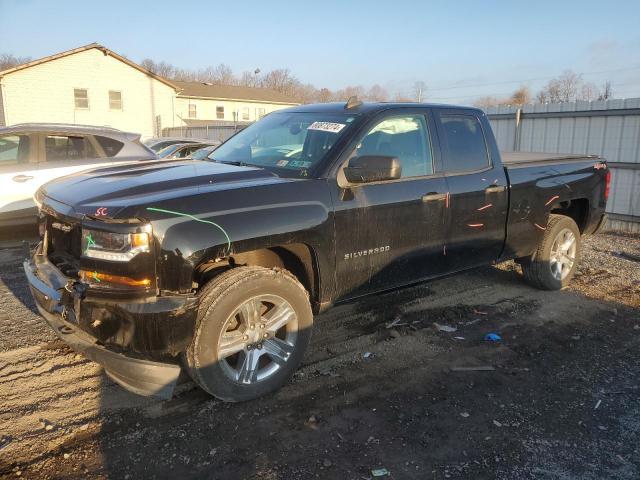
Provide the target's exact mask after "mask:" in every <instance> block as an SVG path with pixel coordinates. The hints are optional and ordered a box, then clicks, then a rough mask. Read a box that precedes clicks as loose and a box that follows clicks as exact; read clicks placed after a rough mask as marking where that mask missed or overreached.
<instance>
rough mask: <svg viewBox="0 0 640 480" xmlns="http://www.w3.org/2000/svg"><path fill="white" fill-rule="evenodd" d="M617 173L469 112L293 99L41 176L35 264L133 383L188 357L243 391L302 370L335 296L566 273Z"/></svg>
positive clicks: (186, 365) (212, 377) (66, 330)
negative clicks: (157, 150) (193, 137)
mask: <svg viewBox="0 0 640 480" xmlns="http://www.w3.org/2000/svg"><path fill="white" fill-rule="evenodd" d="M609 179H610V174H609V171H608V169H607V164H606V162H605V161H604V160H603V159H601V158H599V157H595V156H580V155H565V154H557V155H553V154H533V153H511V154H508V153H507V154H502V155H501V153H500V152H499V151H498V148H497V146H496V142H495V139H494V137H493V133H492V131H491V127H490V125H489V121H488V119H487V117H486V115H485V114H484V113H483V112H482V111H480V110H477V109H474V108H464V107H454V106H443V105H429V104H393V103H389V104H387V103H374V104H363V103H361V102H359V101H358V100H357V99H353V98H352V99H350V100H349V102H347V103H346V104H336V103H333V104H322V105H305V106H298V107H293V108H289V109H286V110H281V111H278V112H275V113H272V114H270V115H267V116H266V117H265V118H263V119H262V120H260V121H258V122H256V123H255V124H253V125H251V126H249V127H248V128H246V129H245V130H243V131H241V132H239V133H238V134H236V135H235V136H234V137H232V138H231V139H229V140H228V141H227V142H225V143H224V144H223V145H222V146H220V147H219V148H217V149H216V150H214V151H213V152H212V153H211V154H210V156H209V158H208V159H206V160H203V161H195V160H194V161H192V160H189V161H183V160H176V161H149V162H146V163H144V164H139V163H138V164H124V165H114V166H109V167H104V168H99V169H95V170H92V171H88V172H82V173H77V174H73V175H70V176H67V177H63V178H61V179H57V180H54V181H52V182H50V183H48V184H46V185H44V186H43V187H42V188H41V189H40V190H39V191H38V192H37V194H36V196H35V200H36V203H37V204H38V206H39V212H40V213H39V225H40V233H41V241H40V243H39V244H38V245H37V247H36V248H35V249H34V250H33V251H31V252H27V253H28V254H29V257H28V258H27V259H26V260H25V262H24V269H25V272H26V275H27V277H28V280H29V283H30V287H31V291H32V293H33V296H34V298H35V301H36V304H37V307H38V309H39V311H40V313H41V315H42V316H43V317H44V318H45V319H46V321H47V322H48V323H49V324H50V325H51V327H52V328H53V329H54V330H55V332H56V333H57V334H58V335H59V336H60V338H62V339H63V340H64V341H65V342H67V343H68V344H69V345H70V346H71V347H72V348H74V349H76V350H77V351H79V352H82V353H84V354H85V355H86V356H88V357H89V358H91V359H93V360H95V361H96V362H98V363H100V364H102V365H103V366H104V369H105V371H106V373H107V374H108V375H109V376H110V377H111V378H113V379H114V380H115V381H117V382H119V383H120V384H121V385H123V386H124V387H125V388H128V389H130V390H132V391H134V392H137V393H140V394H147V395H149V394H154V395H158V396H161V397H169V396H170V395H171V394H172V391H173V389H174V386H175V384H176V381H177V379H178V376H179V374H180V372H181V371H186V372H187V373H188V374H189V375H190V376H191V378H192V379H193V380H194V381H195V383H197V384H198V385H199V386H200V387H202V388H203V389H204V390H206V391H207V392H209V393H210V394H212V395H214V396H216V397H218V398H221V399H224V400H227V401H242V400H249V399H253V398H256V397H259V396H261V395H264V394H266V393H268V392H271V391H273V390H275V389H277V388H278V387H280V386H281V385H283V384H284V383H285V382H286V381H287V380H288V379H289V378H290V376H291V375H292V374H293V372H294V371H295V369H296V367H297V365H298V364H299V363H300V361H301V359H302V357H303V354H304V351H305V348H306V347H307V345H308V343H309V339H310V335H311V328H312V324H313V321H314V314H318V313H319V312H322V311H323V310H325V309H326V308H328V307H330V306H331V305H334V304H336V303H339V302H345V301H350V300H353V299H356V298H359V297H362V296H364V295H370V294H373V293H377V292H381V291H385V290H389V289H395V288H399V287H403V286H407V285H411V284H415V283H417V282H422V281H425V280H429V279H433V278H437V277H441V276H443V275H448V274H451V273H453V272H460V271H464V270H467V269H470V268H474V267H478V266H482V265H490V264H495V263H497V262H502V261H505V260H509V259H515V260H516V261H517V262H518V263H519V264H520V265H521V266H522V271H523V276H524V278H525V279H526V280H527V281H528V282H529V283H530V284H531V285H533V286H535V287H537V288H541V289H547V290H557V289H560V288H562V287H564V286H565V285H567V283H568V282H569V280H570V279H571V277H572V275H573V274H574V272H575V270H576V266H577V265H578V262H579V259H580V239H581V237H582V236H584V235H589V234H592V233H594V232H596V231H597V230H598V228H599V227H600V225H601V224H602V222H603V219H604V210H605V204H606V200H607V195H608V189H609Z"/></svg>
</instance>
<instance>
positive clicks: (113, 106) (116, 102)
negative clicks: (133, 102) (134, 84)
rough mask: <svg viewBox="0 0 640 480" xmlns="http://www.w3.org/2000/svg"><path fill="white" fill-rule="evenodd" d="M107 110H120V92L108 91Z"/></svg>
mask: <svg viewBox="0 0 640 480" xmlns="http://www.w3.org/2000/svg"><path fill="white" fill-rule="evenodd" d="M109 110H122V92H118V91H117V90H109Z"/></svg>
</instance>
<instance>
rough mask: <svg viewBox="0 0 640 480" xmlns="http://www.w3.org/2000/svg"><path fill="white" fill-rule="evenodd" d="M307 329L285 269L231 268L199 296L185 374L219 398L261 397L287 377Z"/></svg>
mask: <svg viewBox="0 0 640 480" xmlns="http://www.w3.org/2000/svg"><path fill="white" fill-rule="evenodd" d="M283 322H284V323H283ZM251 325H253V327H251ZM279 325H280V327H279ZM312 326H313V314H312V312H311V305H310V303H309V295H308V293H307V291H306V290H305V288H304V287H303V286H302V284H300V282H298V280H297V279H296V278H295V277H294V276H293V275H291V274H290V273H289V272H288V271H286V270H282V269H268V268H264V267H237V268H233V269H231V270H228V271H226V272H224V273H222V274H220V275H219V276H217V277H215V278H214V279H213V280H211V281H210V282H209V283H207V284H206V285H205V287H204V288H203V289H202V291H201V293H200V305H199V307H198V315H197V319H196V327H195V333H194V337H193V340H192V342H191V344H190V346H189V348H188V349H187V351H186V352H185V355H184V356H185V360H186V362H185V363H186V364H187V371H188V372H189V375H190V376H191V378H193V380H194V381H195V382H196V383H197V384H198V385H199V386H200V387H201V388H202V389H203V390H205V391H206V392H208V393H210V394H211V395H213V396H215V397H217V398H219V399H221V400H224V401H228V402H241V401H245V400H252V399H254V398H258V397H261V396H263V395H266V394H267V393H270V392H272V391H274V390H276V389H278V388H279V387H281V386H282V385H283V384H285V383H286V382H287V381H288V380H289V379H290V378H291V376H292V375H293V373H294V371H295V370H296V368H297V366H298V365H299V364H300V362H301V361H302V358H303V356H304V352H305V350H306V348H307V346H308V344H309V340H310V339H311V328H312ZM265 335H266V337H265Z"/></svg>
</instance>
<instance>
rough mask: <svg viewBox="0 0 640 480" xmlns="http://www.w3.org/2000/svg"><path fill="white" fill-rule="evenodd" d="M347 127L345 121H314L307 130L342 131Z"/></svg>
mask: <svg viewBox="0 0 640 480" xmlns="http://www.w3.org/2000/svg"><path fill="white" fill-rule="evenodd" d="M344 127H346V125H345V124H344V123H332V122H313V123H312V124H311V125H309V128H308V129H307V130H320V131H321V132H331V133H340V131H341V130H342V129H343V128H344Z"/></svg>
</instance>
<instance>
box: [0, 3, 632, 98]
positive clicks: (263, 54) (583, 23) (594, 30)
mask: <svg viewBox="0 0 640 480" xmlns="http://www.w3.org/2000/svg"><path fill="white" fill-rule="evenodd" d="M639 19H640V1H638V0H627V1H617V0H608V1H606V2H602V1H591V0H582V1H569V0H566V1H565V0H555V1H546V0H529V1H527V2H525V1H519V0H510V1H490V0H487V1H478V0H475V1H467V0H456V1H426V0H423V1H407V0H394V1H384V2H381V1H374V0H369V1H359V0H353V1H346V0H345V1H334V0H322V1H319V2H304V1H301V0H297V1H277V0H266V1H265V0H262V1H253V0H244V1H236V2H233V1H228V0H227V1H225V2H218V1H214V0H209V1H190V0H182V1H180V2H176V1H175V0H174V1H172V2H168V1H164V0H154V1H144V2H142V1H134V0H129V1H120V0H109V1H108V2H105V1H93V0H84V1H78V0H65V1H56V2H53V1H50V0H49V1H45V0H0V53H11V54H14V55H16V56H21V57H22V56H28V57H32V58H34V59H35V58H39V57H43V56H46V55H50V54H53V53H57V52H60V51H63V50H68V49H71V48H76V47H78V46H81V45H85V44H88V43H92V42H98V43H100V44H102V45H104V46H106V47H107V48H109V49H111V50H114V51H115V52H117V53H120V54H123V55H126V56H127V57H128V58H130V59H131V60H133V61H137V62H139V61H141V60H142V59H143V58H147V57H148V58H152V59H154V60H156V61H161V60H163V61H166V62H169V63H172V64H175V65H177V66H179V67H183V68H190V69H199V68H205V67H207V66H209V65H217V64H219V63H225V64H228V65H229V66H231V68H232V69H233V70H234V72H235V73H237V74H241V73H242V72H243V71H253V70H255V69H256V68H260V69H261V70H262V71H263V72H266V71H268V70H271V69H275V68H288V69H290V71H291V73H292V74H293V75H295V76H296V77H297V78H299V79H300V80H301V81H303V82H305V83H311V84H313V85H315V86H316V87H318V88H321V87H327V88H330V89H339V88H342V87H345V86H347V85H358V84H359V85H364V86H371V85H373V84H376V83H377V84H380V85H382V86H383V87H385V88H386V89H387V90H388V91H390V92H391V93H392V94H395V93H399V94H401V95H405V96H412V95H413V94H414V85H415V83H416V82H417V81H422V82H424V83H425V84H426V85H427V91H426V100H428V101H434V102H441V103H463V104H471V103H473V101H474V100H476V99H477V98H479V97H482V96H487V95H491V96H496V97H506V96H508V95H509V94H510V93H511V92H513V91H514V90H515V89H516V88H517V87H519V86H520V85H526V86H528V87H529V88H530V89H531V90H532V91H533V93H535V92H536V91H537V90H539V89H540V88H541V87H542V86H543V85H544V84H545V83H546V82H547V81H548V80H549V79H550V78H553V77H556V76H558V75H560V74H561V73H562V72H563V71H564V70H566V69H571V70H573V71H575V72H576V73H580V74H582V75H583V80H585V81H587V82H593V83H595V84H600V83H602V82H604V81H605V80H610V81H612V83H613V90H614V94H615V96H616V97H619V98H631V97H640V29H639V28H638V20H639Z"/></svg>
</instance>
